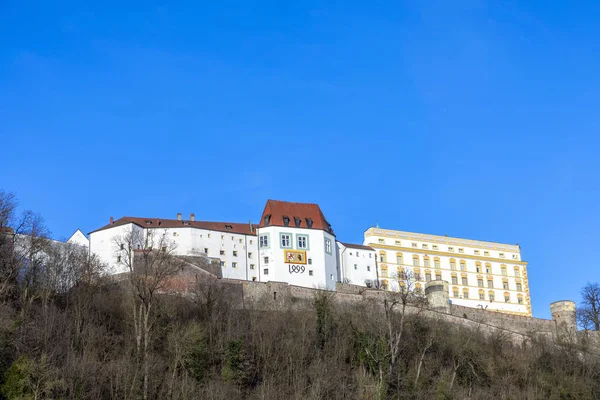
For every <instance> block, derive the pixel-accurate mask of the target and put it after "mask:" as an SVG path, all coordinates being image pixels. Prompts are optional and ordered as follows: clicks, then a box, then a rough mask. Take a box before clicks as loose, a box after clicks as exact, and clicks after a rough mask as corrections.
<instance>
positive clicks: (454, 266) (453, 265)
mask: <svg viewBox="0 0 600 400" xmlns="http://www.w3.org/2000/svg"><path fill="white" fill-rule="evenodd" d="M450 269H451V270H455V269H456V261H454V260H450Z"/></svg>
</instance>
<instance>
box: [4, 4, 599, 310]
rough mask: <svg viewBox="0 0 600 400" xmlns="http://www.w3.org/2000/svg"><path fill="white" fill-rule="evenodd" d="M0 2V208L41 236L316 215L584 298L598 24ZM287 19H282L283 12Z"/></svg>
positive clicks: (589, 257) (521, 11)
mask: <svg viewBox="0 0 600 400" xmlns="http://www.w3.org/2000/svg"><path fill="white" fill-rule="evenodd" d="M59 3H60V4H55V2H23V1H20V2H17V1H12V0H8V1H6V0H5V1H3V2H0V148H1V150H2V165H3V167H2V168H0V188H2V189H4V190H8V191H13V192H15V193H16V194H17V195H18V197H19V198H20V200H21V205H22V207H23V208H28V209H33V210H35V211H38V212H40V213H41V214H42V215H43V216H44V217H45V218H46V221H47V223H48V225H49V227H50V229H51V230H52V232H53V233H54V236H56V237H58V238H60V237H66V236H69V235H70V234H71V233H72V231H74V230H75V229H76V228H78V227H79V228H81V229H82V230H84V231H85V232H89V231H91V230H93V229H95V228H97V227H99V226H102V225H104V224H105V223H107V222H108V219H109V216H111V215H112V216H114V217H115V218H117V217H120V216H123V215H136V216H157V217H163V218H168V217H174V216H175V214H176V213H177V212H182V213H184V215H185V214H189V213H190V212H194V213H195V214H196V217H197V219H204V220H231V221H240V222H244V221H248V220H249V219H252V220H253V221H257V220H258V218H259V217H260V213H261V211H262V207H263V206H264V203H265V201H266V200H267V199H268V198H273V199H281V200H289V201H306V202H316V203H319V204H320V205H321V207H322V209H323V211H324V212H325V215H326V216H327V218H328V219H329V220H330V222H331V223H332V224H333V226H334V229H335V230H336V233H337V235H338V238H339V239H341V240H343V241H351V242H362V234H363V231H364V230H365V229H367V228H369V227H370V226H372V225H374V224H375V223H376V222H377V221H378V222H379V225H380V226H381V227H384V228H389V229H400V230H407V231H416V232H423V233H433V234H442V235H443V234H448V235H450V236H457V237H466V238H473V239H481V240H490V241H499V242H505V243H517V242H518V243H520V244H521V247H522V252H523V257H524V259H525V260H526V261H528V262H529V278H530V287H531V295H532V300H533V311H534V315H535V316H539V317H549V308H548V304H549V303H550V302H552V301H554V300H559V299H577V300H578V299H579V289H580V288H581V287H582V286H583V285H585V284H586V282H588V281H596V282H597V281H599V280H600V273H599V265H598V261H597V254H596V252H597V248H598V239H599V238H598V233H597V231H598V225H599V222H600V221H599V219H600V218H599V216H600V206H599V204H600V203H599V201H598V197H599V195H600V179H599V174H598V172H599V167H600V162H599V160H598V148H599V144H600V139H599V137H598V136H599V135H598V132H599V128H600V114H599V113H598V109H599V105H600V104H599V102H600V101H599V97H598V95H599V93H600V80H599V79H598V71H600V48H599V47H600V25H598V24H597V16H598V15H600V3H599V2H575V3H573V2H571V3H568V4H567V3H565V2H547V1H539V2H534V1H528V2H523V1H521V2H518V1H476V0H473V1H460V0H459V1H454V2H449V1H427V2H422V1H407V2H397V1H390V2H366V1H365V2H358V1H345V2H324V1H303V2H275V1H264V2H263V1H254V2H248V1H240V2H230V1H222V2H193V1H190V2H178V1H173V2H154V1H143V2H141V1H140V2H136V1H130V2H116V1H105V2H102V3H101V5H100V3H98V4H97V5H90V4H85V3H86V2H79V1H77V2H76V1H63V2H59ZM288 3H289V4H288Z"/></svg>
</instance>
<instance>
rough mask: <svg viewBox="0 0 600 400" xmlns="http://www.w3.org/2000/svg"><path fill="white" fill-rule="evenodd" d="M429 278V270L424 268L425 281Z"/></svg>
mask: <svg viewBox="0 0 600 400" xmlns="http://www.w3.org/2000/svg"><path fill="white" fill-rule="evenodd" d="M430 280H431V270H428V269H426V270H425V282H429V281H430Z"/></svg>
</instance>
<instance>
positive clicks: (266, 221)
mask: <svg viewBox="0 0 600 400" xmlns="http://www.w3.org/2000/svg"><path fill="white" fill-rule="evenodd" d="M263 221H264V224H265V226H269V224H270V223H271V215H265V218H264V219H263Z"/></svg>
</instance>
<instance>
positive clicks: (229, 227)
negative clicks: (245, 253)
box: [225, 225, 233, 231]
mask: <svg viewBox="0 0 600 400" xmlns="http://www.w3.org/2000/svg"><path fill="white" fill-rule="evenodd" d="M225 229H227V230H228V231H230V230H232V229H233V227H232V226H231V225H225Z"/></svg>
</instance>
